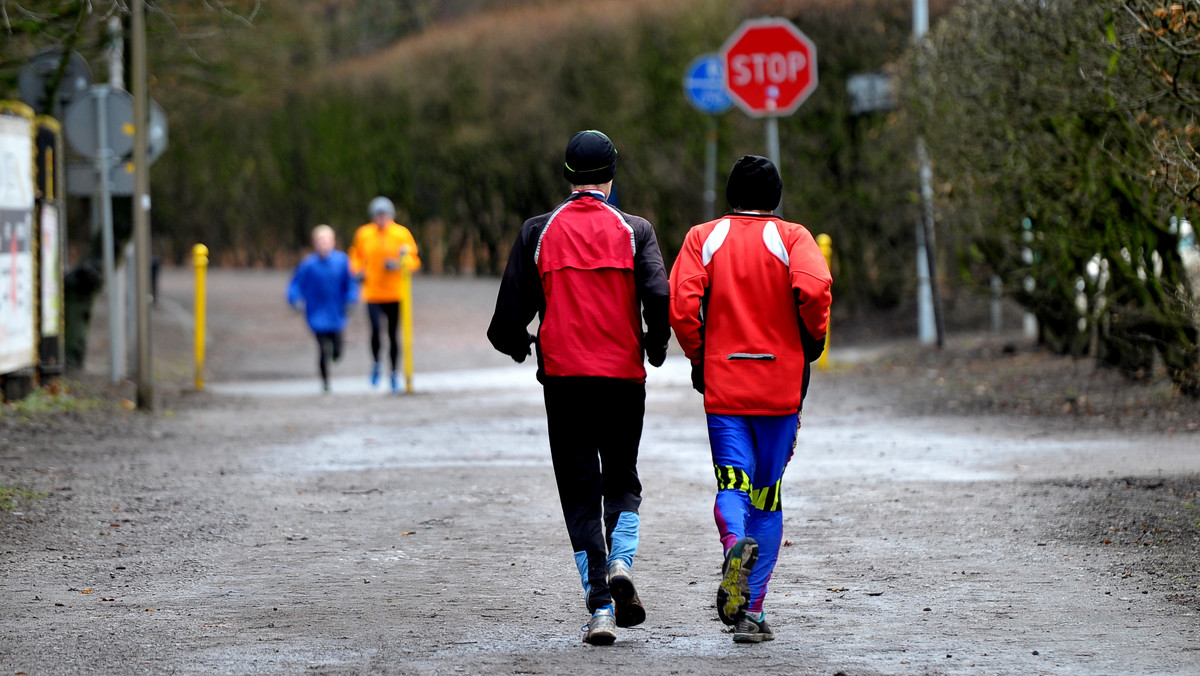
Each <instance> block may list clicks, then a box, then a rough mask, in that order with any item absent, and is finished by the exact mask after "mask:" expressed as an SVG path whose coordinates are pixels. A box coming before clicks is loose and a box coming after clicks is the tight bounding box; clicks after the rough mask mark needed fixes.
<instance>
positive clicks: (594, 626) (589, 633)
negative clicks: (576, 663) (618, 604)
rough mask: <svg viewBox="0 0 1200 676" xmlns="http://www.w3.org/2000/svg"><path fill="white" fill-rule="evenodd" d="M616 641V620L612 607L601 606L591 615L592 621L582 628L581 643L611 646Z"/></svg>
mask: <svg viewBox="0 0 1200 676" xmlns="http://www.w3.org/2000/svg"><path fill="white" fill-rule="evenodd" d="M616 640H617V620H616V618H615V617H614V616H613V607H612V605H611V604H610V605H607V606H602V607H600V608H597V609H596V612H594V613H592V620H591V621H590V622H588V623H587V625H585V626H584V628H583V642H584V643H591V644H592V645H612V644H613V642H614V641H616Z"/></svg>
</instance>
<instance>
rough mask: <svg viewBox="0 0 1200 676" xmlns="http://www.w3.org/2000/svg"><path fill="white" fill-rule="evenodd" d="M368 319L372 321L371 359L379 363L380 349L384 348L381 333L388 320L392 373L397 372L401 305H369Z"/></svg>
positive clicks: (389, 354)
mask: <svg viewBox="0 0 1200 676" xmlns="http://www.w3.org/2000/svg"><path fill="white" fill-rule="evenodd" d="M367 318H368V319H370V320H371V359H372V360H374V361H375V363H377V364H378V363H379V348H380V347H382V346H383V339H382V338H381V337H380V335H379V334H380V333H382V332H383V323H384V320H385V319H386V320H387V337H388V357H390V358H391V362H392V372H393V373H395V371H396V359H397V358H398V357H399V355H400V344H399V343H398V342H397V341H396V327H398V326H399V325H400V303H395V302H393V303H367Z"/></svg>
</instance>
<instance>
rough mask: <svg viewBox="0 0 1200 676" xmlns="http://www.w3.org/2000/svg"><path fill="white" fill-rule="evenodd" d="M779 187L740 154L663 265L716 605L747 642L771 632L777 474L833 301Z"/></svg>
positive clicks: (758, 160) (773, 173) (762, 166)
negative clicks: (705, 466) (713, 213)
mask: <svg viewBox="0 0 1200 676" xmlns="http://www.w3.org/2000/svg"><path fill="white" fill-rule="evenodd" d="M782 191H783V184H782V181H781V180H780V178H779V172H778V171H777V170H776V168H775V166H774V165H773V164H772V163H771V161H770V160H768V159H766V158H765V157H758V156H754V155H747V156H745V157H742V158H741V159H739V160H738V161H737V163H736V164H735V165H734V167H733V171H732V172H731V173H730V175H729V182H728V185H727V187H726V197H727V198H728V200H729V203H730V206H732V207H733V211H731V212H730V213H728V214H726V215H725V216H723V217H722V218H719V219H717V220H714V221H710V222H708V223H701V224H700V225H697V226H695V227H693V228H692V229H691V230H690V231H689V232H688V234H687V237H686V238H685V239H684V243H683V249H682V250H681V251H680V252H679V256H678V257H677V258H676V259H675V265H674V267H673V268H672V269H671V277H670V284H671V310H670V320H671V328H672V329H674V331H675V339H676V340H677V341H678V342H679V345H680V346H681V347H682V348H683V351H684V354H686V355H687V357H688V358H689V359H691V361H692V371H693V374H692V381H693V384H694V385H695V386H696V389H697V390H699V391H700V392H701V393H703V394H704V410H705V412H706V413H707V414H708V429H709V442H710V444H711V446H712V454H713V465H714V470H715V472H716V476H717V499H716V506H715V510H714V514H715V517H716V521H717V527H718V531H719V533H720V538H721V543H722V545H723V548H724V550H725V557H726V558H725V567H724V573H723V576H722V580H721V584H720V586H719V588H718V593H717V599H718V602H717V612H718V614H719V615H720V617H721V619H722V621H724V622H725V623H726V624H732V625H735V630H734V640H735V641H738V642H745V643H757V642H760V641H764V640H771V639H773V638H774V634H773V633H772V632H771V629H770V627H769V626H768V625H767V623H766V618H765V614H764V613H763V612H762V604H763V599H764V598H765V596H766V592H767V582H768V580H769V579H770V577H771V572H772V570H773V569H774V566H775V561H776V560H777V558H778V554H779V546H780V543H781V541H782V532H783V512H782V504H781V499H780V484H781V481H782V478H783V471H784V468H785V467H786V465H787V462H788V460H789V459H790V457H791V453H792V451H793V449H794V447H795V441H796V432H797V427H798V426H799V411H800V407H801V404H802V403H803V400H804V395H805V394H806V391H807V388H808V377H809V363H810V362H812V361H814V360H815V359H816V358H817V357H819V356H820V354H821V352H822V351H823V349H824V339H825V331H826V327H827V324H828V321H829V305H830V301H831V296H830V285H831V283H832V278H831V277H830V274H829V267H828V266H827V265H826V263H825V258H824V256H823V255H822V253H821V250H820V248H819V247H818V246H817V244H816V242H815V241H814V240H813V236H812V234H811V233H809V231H808V230H807V229H806V228H805V227H804V226H803V225H800V224H798V223H790V222H787V221H784V220H783V219H780V218H777V217H775V216H774V213H773V212H774V210H775V208H776V207H777V206H778V205H779V201H780V198H781V196H782Z"/></svg>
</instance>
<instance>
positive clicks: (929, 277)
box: [913, 0, 946, 347]
mask: <svg viewBox="0 0 1200 676" xmlns="http://www.w3.org/2000/svg"><path fill="white" fill-rule="evenodd" d="M928 32H929V3H928V0H913V42H919V41H920V40H921V39H922V38H923V37H925V34H926V33H928ZM917 160H918V161H919V162H920V165H921V166H920V181H921V203H922V207H923V208H922V215H921V220H920V223H918V228H919V230H920V232H918V233H917V266H918V268H919V269H918V272H917V335H918V338H919V339H920V341H921V342H922V343H923V344H926V345H927V344H929V342H930V341H929V338H928V336H929V334H931V333H936V337H937V346H938V347H942V345H943V344H945V341H946V324H945V320H944V319H943V317H942V296H941V292H940V290H939V289H938V279H937V259H936V258H935V257H934V251H935V247H934V229H933V168H932V167H931V166H930V163H929V153H928V152H927V151H926V149H925V139H924V138H922V137H917ZM922 269H923V270H922ZM922 272H924V274H922ZM930 306H932V307H930ZM930 317H932V319H933V330H930V327H929V326H928V322H929V318H930Z"/></svg>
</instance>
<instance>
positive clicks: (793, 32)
mask: <svg viewBox="0 0 1200 676" xmlns="http://www.w3.org/2000/svg"><path fill="white" fill-rule="evenodd" d="M721 59H722V61H723V62H724V64H725V85H726V88H727V89H728V90H729V94H730V96H731V97H732V98H733V101H734V103H736V104H737V105H738V107H739V108H741V109H742V110H743V111H744V112H745V113H746V114H747V115H749V116H751V117H765V118H767V124H766V136H767V138H766V141H767V157H769V158H770V160H771V162H773V163H774V164H775V167H776V168H777V169H779V171H780V174H782V173H783V168H782V167H781V166H780V162H779V122H778V118H780V117H785V116H788V115H791V114H792V113H794V112H796V109H797V108H799V107H800V104H802V103H804V101H805V100H806V99H807V98H808V97H809V96H810V95H811V94H812V93H813V91H815V90H816V88H817V46H816V45H814V44H813V42H812V40H809V39H808V36H807V35H805V34H804V33H802V32H801V31H800V29H799V28H796V26H795V25H794V24H792V22H791V21H788V20H787V19H752V20H750V21H746V22H744V23H742V25H741V26H739V27H738V29H737V30H736V31H734V32H733V35H731V36H729V39H728V40H726V41H725V44H724V45H723V46H722V47H721ZM782 211H783V205H782V204H781V205H780V208H779V209H778V210H777V211H776V213H780V214H782Z"/></svg>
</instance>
